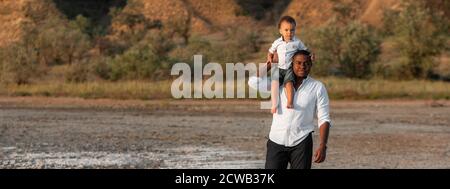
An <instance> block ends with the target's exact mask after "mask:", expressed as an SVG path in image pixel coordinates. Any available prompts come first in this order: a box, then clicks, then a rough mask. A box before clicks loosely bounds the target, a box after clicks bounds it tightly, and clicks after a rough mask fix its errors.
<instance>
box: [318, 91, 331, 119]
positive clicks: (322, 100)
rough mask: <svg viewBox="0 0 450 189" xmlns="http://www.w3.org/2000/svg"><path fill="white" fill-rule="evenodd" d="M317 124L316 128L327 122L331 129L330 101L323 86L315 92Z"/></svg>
mask: <svg viewBox="0 0 450 189" xmlns="http://www.w3.org/2000/svg"><path fill="white" fill-rule="evenodd" d="M316 107H317V124H318V127H319V128H320V126H321V125H322V124H324V123H325V122H328V123H329V124H330V127H331V118H330V100H329V99H328V93H327V89H326V88H325V86H324V85H323V84H321V85H320V88H319V90H317V106H316Z"/></svg>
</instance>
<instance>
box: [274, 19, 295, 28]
mask: <svg viewBox="0 0 450 189" xmlns="http://www.w3.org/2000/svg"><path fill="white" fill-rule="evenodd" d="M283 22H288V23H290V24H293V25H294V26H297V23H296V22H295V19H294V18H292V17H291V16H283V17H281V19H280V21H279V22H278V29H279V28H280V27H281V23H283Z"/></svg>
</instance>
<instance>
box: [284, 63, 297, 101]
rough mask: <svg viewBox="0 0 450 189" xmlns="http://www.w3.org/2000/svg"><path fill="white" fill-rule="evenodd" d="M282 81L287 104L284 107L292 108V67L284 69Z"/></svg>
mask: <svg viewBox="0 0 450 189" xmlns="http://www.w3.org/2000/svg"><path fill="white" fill-rule="evenodd" d="M283 79H284V80H283V82H284V88H285V89H286V99H287V105H286V107H287V108H289V109H292V108H294V81H295V77H294V73H293V71H292V68H289V69H287V70H286V74H285V75H284V78H283Z"/></svg>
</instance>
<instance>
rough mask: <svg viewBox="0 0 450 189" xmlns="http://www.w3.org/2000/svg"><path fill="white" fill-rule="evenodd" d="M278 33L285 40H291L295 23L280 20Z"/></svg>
mask: <svg viewBox="0 0 450 189" xmlns="http://www.w3.org/2000/svg"><path fill="white" fill-rule="evenodd" d="M280 34H281V36H283V39H284V40H285V41H291V40H292V38H293V37H294V35H295V25H294V24H291V23H289V22H281V24H280Z"/></svg>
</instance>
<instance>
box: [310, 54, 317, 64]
mask: <svg viewBox="0 0 450 189" xmlns="http://www.w3.org/2000/svg"><path fill="white" fill-rule="evenodd" d="M315 60H316V54H314V53H311V61H312V62H314V61H315Z"/></svg>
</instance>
